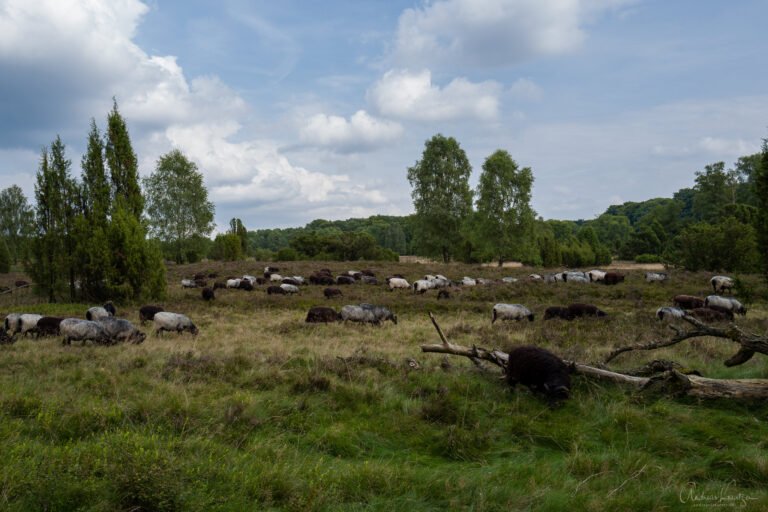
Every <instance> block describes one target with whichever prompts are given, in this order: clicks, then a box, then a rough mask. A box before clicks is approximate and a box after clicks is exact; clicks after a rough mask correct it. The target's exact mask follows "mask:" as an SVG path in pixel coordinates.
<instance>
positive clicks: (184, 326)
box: [154, 311, 199, 336]
mask: <svg viewBox="0 0 768 512" xmlns="http://www.w3.org/2000/svg"><path fill="white" fill-rule="evenodd" d="M154 322H155V336H157V335H159V334H160V333H162V332H163V331H176V332H178V333H179V334H181V333H182V332H184V331H189V332H191V333H192V335H193V336H196V335H197V333H198V332H199V331H198V329H197V327H195V324H193V323H192V320H190V319H189V317H188V316H187V315H182V314H181V313H171V312H170V311H160V312H158V313H155V319H154Z"/></svg>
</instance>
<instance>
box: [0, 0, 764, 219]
mask: <svg viewBox="0 0 768 512" xmlns="http://www.w3.org/2000/svg"><path fill="white" fill-rule="evenodd" d="M765 20H768V2H765V1H764V0H736V1H733V2H723V1H720V0H676V1H674V2H670V1H668V0H434V1H402V0H324V1H323V2H313V1H308V0H304V1H298V0H282V1H280V2H275V1H273V0H269V1H260V0H218V1H216V2H213V1H202V0H190V1H183V2H182V1H178V2H170V1H163V0H145V1H144V2H142V1H139V0H80V1H76V0H0V189H2V188H6V187H9V186H11V185H13V184H16V185H19V186H20V187H21V188H22V189H23V190H24V192H25V194H26V195H27V197H28V198H30V201H31V202H33V201H34V181H35V173H36V171H37V168H38V165H39V160H40V152H41V148H43V147H44V146H47V145H49V144H50V143H51V141H53V140H54V139H55V138H56V136H57V135H59V136H60V137H61V138H62V141H63V142H64V143H65V144H66V148H67V156H68V157H69V158H70V159H71V160H72V171H73V174H75V175H77V176H79V175H80V172H81V169H80V159H81V155H82V153H83V152H84V150H85V146H86V142H87V135H88V131H89V126H90V121H91V119H92V118H93V119H95V121H96V123H97V126H99V128H100V129H101V130H103V129H104V127H105V125H106V117H107V113H108V112H109V110H110V109H111V107H112V101H113V98H115V99H116V100H117V103H118V107H119V110H120V112H121V114H122V115H123V117H124V118H125V120H126V123H127V125H128V129H129V132H130V135H131V139H132V143H133V147H134V150H135V152H136V154H137V156H138V158H139V171H140V174H141V175H142V176H146V175H149V174H150V173H152V172H153V170H154V168H155V166H156V163H157V160H158V158H159V157H160V156H161V155H163V154H165V153H167V152H168V151H170V150H172V149H179V150H181V151H182V152H183V153H184V154H185V155H186V156H187V157H188V158H190V159H191V160H192V161H193V162H195V164H196V165H197V166H198V169H199V171H200V172H201V173H202V174H203V176H204V181H205V184H206V186H207V188H208V194H209V199H210V200H211V201H213V203H214V204H215V207H216V214H215V220H216V223H217V226H218V228H217V229H218V230H219V231H224V230H226V229H227V226H228V223H229V220H230V219H231V218H233V217H238V218H240V219H242V220H243V223H244V224H245V226H246V227H247V228H248V229H249V230H253V229H262V228H275V227H292V226H302V225H304V224H306V223H307V222H309V221H311V220H313V219H317V218H323V219H330V220H336V219H346V218H350V217H367V216H369V215H375V214H385V215H406V214H409V213H412V212H413V203H412V199H411V187H410V185H409V184H408V180H407V177H406V173H407V169H408V167H410V166H413V165H414V164H415V163H416V162H417V161H418V160H419V159H420V158H421V155H422V152H423V150H424V144H425V142H426V141H427V140H428V139H430V138H431V137H432V136H433V135H435V134H438V133H440V134H443V135H445V136H451V137H454V138H455V139H456V140H457V141H458V142H459V144H460V145H461V147H462V149H464V151H465V152H466V153H467V156H468V157H469V160H470V163H471V164H472V168H473V173H472V177H471V179H470V184H471V185H472V186H474V185H475V184H476V183H477V180H478V177H479V174H480V172H481V171H482V165H483V162H484V160H485V159H486V158H487V157H488V156H490V155H491V154H492V153H493V152H494V151H496V150H497V149H504V150H507V151H508V152H509V153H510V154H511V155H512V157H513V158H514V160H515V161H516V162H517V164H518V165H519V166H520V167H530V168H531V169H532V171H533V175H534V180H535V181H534V188H533V196H532V206H533V208H534V209H535V210H536V212H537V213H538V214H539V215H540V216H542V217H544V218H545V219H574V220H575V219H592V218H595V217H596V216H598V215H599V214H601V213H602V212H604V211H605V209H606V208H607V207H608V206H610V205H611V204H620V203H622V202H625V201H643V200H645V199H649V198H652V197H671V196H672V194H673V193H674V192H675V191H677V190H678V189H680V188H683V187H690V186H692V185H693V180H694V177H695V173H696V172H697V171H701V170H703V169H704V166H706V165H708V164H711V163H714V162H718V161H723V162H725V163H726V166H727V167H732V166H733V164H734V162H735V161H736V160H737V159H738V157H740V156H743V155H748V154H752V153H755V152H758V151H759V150H760V147H761V144H762V139H764V138H766V137H768V67H766V66H765V59H766V55H767V54H768V37H767V36H766V35H765V28H764V27H765Z"/></svg>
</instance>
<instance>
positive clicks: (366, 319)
mask: <svg viewBox="0 0 768 512" xmlns="http://www.w3.org/2000/svg"><path fill="white" fill-rule="evenodd" d="M341 319H342V320H344V321H345V322H346V321H347V320H349V321H350V322H360V323H370V324H374V325H379V324H381V322H383V321H384V320H392V322H393V323H395V324H397V317H396V316H395V315H394V314H393V313H392V312H391V311H390V310H389V309H387V308H385V307H383V306H374V305H373V304H360V305H359V306H352V305H347V306H344V307H343V308H341Z"/></svg>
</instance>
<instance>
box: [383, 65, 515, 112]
mask: <svg viewBox="0 0 768 512" xmlns="http://www.w3.org/2000/svg"><path fill="white" fill-rule="evenodd" d="M500 91H501V86H500V85H499V83H498V82H495V81H486V82H480V83H474V82H470V81H469V80H467V79H466V78H455V79H454V80H452V81H451V82H450V83H449V84H448V85H446V86H445V87H443V88H440V87H439V86H438V85H436V84H434V83H432V73H431V72H430V71H429V70H428V69H424V70H422V71H418V72H413V71H409V70H404V69H397V70H390V71H387V72H386V73H385V74H384V76H383V77H382V78H381V79H380V80H379V81H378V82H376V83H375V84H374V85H373V86H372V87H371V88H370V89H369V90H368V100H369V101H370V102H371V103H372V104H373V105H375V107H376V108H377V109H378V110H379V112H381V113H382V114H383V115H385V116H390V117H395V118H400V119H410V120H417V121H445V120H452V119H463V118H474V119H485V120H489V119H494V118H495V117H496V116H497V114H498V110H499V93H500Z"/></svg>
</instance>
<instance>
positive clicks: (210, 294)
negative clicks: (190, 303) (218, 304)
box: [202, 287, 216, 301]
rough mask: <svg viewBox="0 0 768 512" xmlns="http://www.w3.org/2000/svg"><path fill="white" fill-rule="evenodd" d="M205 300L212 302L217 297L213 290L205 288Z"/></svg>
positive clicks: (203, 293) (203, 294)
mask: <svg viewBox="0 0 768 512" xmlns="http://www.w3.org/2000/svg"><path fill="white" fill-rule="evenodd" d="M202 297H203V300H205V301H210V300H213V299H215V298H216V295H214V293H213V290H211V289H210V288H208V287H205V288H203V292H202Z"/></svg>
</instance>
